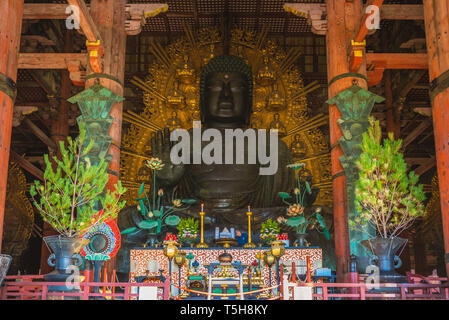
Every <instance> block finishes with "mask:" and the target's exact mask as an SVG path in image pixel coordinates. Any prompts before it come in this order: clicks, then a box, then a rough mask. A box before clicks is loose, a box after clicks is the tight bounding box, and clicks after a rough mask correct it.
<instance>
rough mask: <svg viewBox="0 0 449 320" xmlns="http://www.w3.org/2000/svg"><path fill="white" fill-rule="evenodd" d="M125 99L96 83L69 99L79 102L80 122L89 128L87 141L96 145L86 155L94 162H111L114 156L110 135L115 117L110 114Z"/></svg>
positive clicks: (71, 101)
mask: <svg viewBox="0 0 449 320" xmlns="http://www.w3.org/2000/svg"><path fill="white" fill-rule="evenodd" d="M123 100H125V99H124V98H123V97H121V96H119V95H118V94H115V93H114V92H112V91H110V90H108V89H106V88H104V87H102V86H101V85H100V84H98V83H95V84H94V85H93V86H92V87H90V88H88V89H86V90H84V91H82V92H80V93H78V94H77V95H75V96H73V97H71V98H70V99H68V100H67V101H69V102H70V103H77V104H78V107H79V108H80V111H81V115H80V116H79V117H78V118H77V122H78V124H80V123H81V122H83V123H84V124H85V126H86V129H87V134H86V136H87V139H86V140H87V141H90V139H92V140H94V145H93V147H92V149H91V150H90V152H89V153H88V154H87V155H86V157H88V158H89V160H90V162H91V163H92V164H96V163H99V162H100V160H101V159H105V162H107V163H108V164H109V162H111V159H112V156H111V155H109V154H108V151H109V147H110V146H111V142H112V138H111V137H110V136H109V129H110V128H111V125H112V121H113V118H112V117H111V116H110V115H109V113H110V112H111V109H112V106H113V105H114V103H116V102H122V101H123Z"/></svg>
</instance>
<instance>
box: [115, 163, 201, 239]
mask: <svg viewBox="0 0 449 320" xmlns="http://www.w3.org/2000/svg"><path fill="white" fill-rule="evenodd" d="M146 166H147V167H148V168H150V169H151V170H153V195H152V199H150V197H149V196H148V194H147V193H146V191H145V184H144V183H142V184H141V185H140V189H139V197H141V198H137V199H136V200H137V201H138V203H139V204H138V206H137V209H138V210H139V211H140V212H141V214H142V216H143V220H142V221H140V222H139V223H138V224H137V225H138V227H139V228H140V229H146V230H148V231H149V234H152V235H157V234H159V233H160V232H161V229H162V225H163V224H166V225H169V226H177V225H178V224H179V222H180V218H179V217H178V216H177V215H174V214H172V213H173V212H175V211H177V212H179V211H183V210H187V209H188V208H189V207H190V205H192V204H194V203H195V202H196V200H195V199H175V198H174V194H173V195H172V198H171V205H170V206H163V205H162V199H163V196H164V190H163V189H159V190H158V191H157V192H156V189H157V188H156V174H155V172H154V171H157V170H161V169H162V168H163V167H164V164H163V163H162V160H160V159H159V158H151V159H150V160H148V161H147V163H146ZM142 195H144V197H142ZM183 203H184V204H186V206H184V207H183V206H182V204H183ZM136 229H137V227H131V228H128V229H125V230H123V231H122V234H128V233H132V232H134V231H135V230H136Z"/></svg>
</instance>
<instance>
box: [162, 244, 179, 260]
mask: <svg viewBox="0 0 449 320" xmlns="http://www.w3.org/2000/svg"><path fill="white" fill-rule="evenodd" d="M164 245H165V247H164V255H165V256H166V257H167V258H169V259H173V258H174V257H175V256H176V255H177V254H178V245H179V244H178V243H177V242H175V241H165V242H164Z"/></svg>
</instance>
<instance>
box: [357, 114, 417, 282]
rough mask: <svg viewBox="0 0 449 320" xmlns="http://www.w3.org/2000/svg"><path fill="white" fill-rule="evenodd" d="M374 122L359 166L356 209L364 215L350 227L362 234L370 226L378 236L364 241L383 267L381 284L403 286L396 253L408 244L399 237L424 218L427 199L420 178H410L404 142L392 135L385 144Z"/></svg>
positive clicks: (365, 142) (363, 145) (385, 140)
mask: <svg viewBox="0 0 449 320" xmlns="http://www.w3.org/2000/svg"><path fill="white" fill-rule="evenodd" d="M370 122H371V127H370V128H369V129H368V131H367V132H365V133H364V134H363V142H362V144H361V148H362V150H363V152H362V154H361V155H360V159H359V161H358V162H357V166H358V168H359V179H358V181H357V183H356V200H357V203H356V206H357V210H358V212H359V213H360V214H359V215H358V216H356V217H355V218H354V219H353V220H350V221H349V225H350V227H351V228H354V229H355V230H360V231H362V232H367V231H366V230H370V228H367V226H371V227H372V228H371V229H373V230H375V234H374V233H373V234H369V232H367V233H368V235H369V236H370V237H371V238H370V239H368V240H364V241H362V244H363V245H364V246H365V247H367V248H368V249H369V250H371V252H372V253H373V257H372V261H371V263H375V264H377V265H378V266H379V269H380V280H381V282H400V281H403V280H404V278H403V277H401V276H400V275H399V274H398V273H397V272H396V271H395V270H394V269H395V268H398V267H399V265H400V263H401V262H400V259H399V257H398V256H397V255H396V252H397V250H398V249H399V248H400V247H401V246H404V245H406V242H407V240H406V239H403V238H400V237H399V235H400V234H401V233H402V232H403V231H404V230H406V229H407V228H409V227H410V226H411V225H412V224H413V222H414V220H415V219H416V218H418V217H421V216H423V215H424V205H423V201H424V200H425V195H424V192H423V186H422V185H421V184H420V185H418V181H419V176H418V175H416V174H415V173H414V172H413V171H411V172H410V173H408V174H407V165H406V163H405V161H404V157H403V155H402V153H400V149H401V145H402V140H400V139H399V140H395V139H394V137H393V134H392V133H389V134H388V138H387V139H384V140H383V143H382V132H381V129H380V126H379V121H374V120H373V119H370Z"/></svg>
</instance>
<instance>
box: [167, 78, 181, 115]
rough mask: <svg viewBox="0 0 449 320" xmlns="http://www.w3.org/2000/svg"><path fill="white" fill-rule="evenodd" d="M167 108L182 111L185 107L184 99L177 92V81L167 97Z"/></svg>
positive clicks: (179, 92) (178, 91)
mask: <svg viewBox="0 0 449 320" xmlns="http://www.w3.org/2000/svg"><path fill="white" fill-rule="evenodd" d="M167 106H168V107H170V108H173V109H184V107H185V98H184V95H183V94H182V92H181V91H180V90H179V83H178V82H177V81H175V82H174V83H173V90H172V91H171V92H170V94H169V95H168V96H167Z"/></svg>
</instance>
